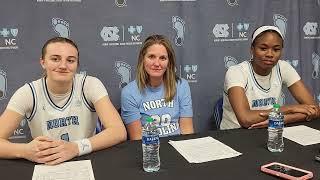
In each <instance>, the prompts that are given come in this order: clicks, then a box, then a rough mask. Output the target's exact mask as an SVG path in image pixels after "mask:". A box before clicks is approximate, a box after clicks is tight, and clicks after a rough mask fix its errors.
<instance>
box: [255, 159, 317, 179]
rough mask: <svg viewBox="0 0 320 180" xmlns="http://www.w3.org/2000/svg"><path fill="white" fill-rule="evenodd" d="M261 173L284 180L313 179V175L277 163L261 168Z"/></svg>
mask: <svg viewBox="0 0 320 180" xmlns="http://www.w3.org/2000/svg"><path fill="white" fill-rule="evenodd" d="M261 171H263V172H265V173H268V174H271V175H275V176H278V177H281V178H284V179H290V180H293V179H297V180H299V179H300V180H304V179H311V178H312V177H313V173H312V172H310V171H306V170H303V169H299V168H296V167H292V166H288V165H285V164H281V163H278V162H273V163H270V164H266V165H263V166H261Z"/></svg>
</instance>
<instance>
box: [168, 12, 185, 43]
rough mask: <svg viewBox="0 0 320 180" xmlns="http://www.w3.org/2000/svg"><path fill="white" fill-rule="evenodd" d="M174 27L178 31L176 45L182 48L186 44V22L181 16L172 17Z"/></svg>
mask: <svg viewBox="0 0 320 180" xmlns="http://www.w3.org/2000/svg"><path fill="white" fill-rule="evenodd" d="M171 19H172V27H173V29H174V30H175V31H176V36H175V38H174V43H175V44H176V45H177V46H182V45H183V43H184V34H185V31H186V30H185V22H184V20H183V19H182V18H181V17H179V16H172V18H171Z"/></svg>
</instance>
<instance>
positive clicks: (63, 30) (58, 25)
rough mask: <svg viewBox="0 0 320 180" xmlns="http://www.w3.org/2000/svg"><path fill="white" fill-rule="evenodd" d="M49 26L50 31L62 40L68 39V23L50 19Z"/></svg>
mask: <svg viewBox="0 0 320 180" xmlns="http://www.w3.org/2000/svg"><path fill="white" fill-rule="evenodd" d="M51 25H52V29H53V30H54V32H55V33H57V34H58V36H60V37H64V38H69V37H70V25H69V22H68V21H66V20H64V19H61V18H57V17H54V18H52V19H51Z"/></svg>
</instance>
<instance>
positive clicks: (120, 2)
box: [114, 0, 127, 8]
mask: <svg viewBox="0 0 320 180" xmlns="http://www.w3.org/2000/svg"><path fill="white" fill-rule="evenodd" d="M114 3H115V4H116V5H117V6H118V7H120V8H121V7H125V6H127V0H114Z"/></svg>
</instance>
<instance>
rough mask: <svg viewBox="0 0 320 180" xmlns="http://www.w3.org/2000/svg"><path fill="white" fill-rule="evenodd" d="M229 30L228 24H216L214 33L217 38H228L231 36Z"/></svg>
mask: <svg viewBox="0 0 320 180" xmlns="http://www.w3.org/2000/svg"><path fill="white" fill-rule="evenodd" d="M228 30H229V25H228V24H216V25H215V26H214V27H213V29H212V33H213V35H214V36H215V37H217V38H226V37H228V36H229V32H228Z"/></svg>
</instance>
